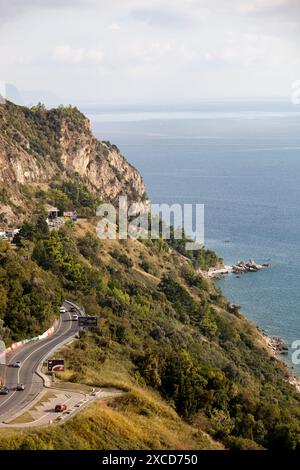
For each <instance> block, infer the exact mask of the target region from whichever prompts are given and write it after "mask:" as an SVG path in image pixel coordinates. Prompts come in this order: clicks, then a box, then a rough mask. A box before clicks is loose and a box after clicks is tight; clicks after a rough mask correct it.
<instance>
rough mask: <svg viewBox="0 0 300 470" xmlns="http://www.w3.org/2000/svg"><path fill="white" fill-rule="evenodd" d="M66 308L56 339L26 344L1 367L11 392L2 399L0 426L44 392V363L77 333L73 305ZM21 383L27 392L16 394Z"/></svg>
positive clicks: (77, 310)
mask: <svg viewBox="0 0 300 470" xmlns="http://www.w3.org/2000/svg"><path fill="white" fill-rule="evenodd" d="M72 305H73V304H72ZM64 307H65V309H66V313H64V314H61V317H60V320H59V324H58V327H57V329H56V331H55V333H54V334H53V336H51V337H49V338H46V339H43V340H40V341H32V342H30V343H27V344H26V345H24V346H22V347H20V348H19V349H17V350H15V351H13V352H12V353H10V354H9V355H8V357H7V365H5V366H3V365H2V366H0V367H1V368H2V369H4V370H3V371H1V372H2V375H4V378H5V380H4V383H5V385H6V386H7V387H8V388H9V390H10V391H9V394H8V395H1V396H0V422H3V421H5V420H8V419H11V417H12V416H14V415H16V414H19V413H21V412H22V410H23V409H24V408H27V407H28V405H30V403H31V402H32V401H33V400H34V399H35V398H36V397H37V396H38V395H39V394H40V393H41V392H42V390H43V387H44V381H43V378H42V376H41V375H40V374H39V373H38V370H39V367H40V365H41V363H42V362H43V361H44V360H45V359H47V357H49V355H50V354H51V353H52V352H54V351H55V350H56V349H59V348H60V347H61V346H62V345H63V344H65V343H66V342H68V340H71V339H72V338H73V337H74V336H75V334H76V333H77V331H78V326H77V322H75V321H72V314H71V313H70V307H71V304H70V303H69V302H67V301H66V302H65V303H64ZM74 307H75V308H76V313H77V314H78V315H82V313H81V310H80V308H79V307H77V306H75V305H74ZM73 313H74V312H73ZM16 361H20V362H21V367H20V368H19V369H17V368H14V367H12V366H11V365H12V364H14V363H15V362H16ZM18 383H22V384H24V385H25V390H24V391H17V389H16V388H17V384H18Z"/></svg>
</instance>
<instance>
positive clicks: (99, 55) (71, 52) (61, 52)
mask: <svg viewBox="0 0 300 470" xmlns="http://www.w3.org/2000/svg"><path fill="white" fill-rule="evenodd" d="M53 58H54V60H55V61H57V62H61V63H64V64H72V65H79V64H82V63H90V64H91V63H100V62H102V60H103V52H102V51H100V50H99V49H93V48H85V47H72V46H70V45H61V46H57V47H56V48H55V49H54V52H53Z"/></svg>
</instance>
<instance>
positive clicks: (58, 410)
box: [55, 405, 67, 413]
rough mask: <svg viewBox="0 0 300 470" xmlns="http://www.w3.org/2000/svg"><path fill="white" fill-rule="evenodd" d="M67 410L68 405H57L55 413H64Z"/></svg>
mask: <svg viewBox="0 0 300 470" xmlns="http://www.w3.org/2000/svg"><path fill="white" fill-rule="evenodd" d="M66 409H67V405H56V407H55V412H56V413H62V412H63V411H66Z"/></svg>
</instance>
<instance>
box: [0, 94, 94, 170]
mask: <svg viewBox="0 0 300 470" xmlns="http://www.w3.org/2000/svg"><path fill="white" fill-rule="evenodd" d="M62 119H64V120H65V121H66V124H67V125H68V126H69V128H70V130H72V129H73V130H76V129H77V130H80V129H82V127H83V123H84V119H85V118H84V115H83V114H82V113H80V111H78V109H76V108H74V107H72V106H69V107H63V106H60V107H59V108H57V109H50V110H47V109H46V108H45V107H44V106H43V105H42V104H39V105H37V106H34V107H32V108H31V109H29V108H27V107H23V106H15V105H14V104H13V103H10V102H7V103H6V105H5V106H1V108H0V133H1V135H2V136H4V137H5V139H6V141H7V142H10V143H13V144H14V145H15V144H18V145H19V146H20V147H21V148H23V149H24V150H26V151H29V152H31V153H32V154H34V155H38V156H39V157H42V158H45V157H48V156H49V157H50V158H51V159H52V160H53V161H54V162H55V163H56V164H57V165H58V166H59V168H61V169H62V163H61V160H60V156H61V155H60V153H61V148H60V142H59V140H60V137H61V121H62Z"/></svg>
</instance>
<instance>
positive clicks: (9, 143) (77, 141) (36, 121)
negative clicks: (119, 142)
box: [0, 102, 147, 225]
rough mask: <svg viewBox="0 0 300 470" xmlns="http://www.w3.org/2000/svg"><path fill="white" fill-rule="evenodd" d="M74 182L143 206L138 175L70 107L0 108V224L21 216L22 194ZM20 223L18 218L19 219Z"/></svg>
mask: <svg viewBox="0 0 300 470" xmlns="http://www.w3.org/2000/svg"><path fill="white" fill-rule="evenodd" d="M74 177H76V178H77V179H79V180H80V181H82V183H84V184H86V185H87V186H88V188H89V190H91V191H92V192H94V193H95V194H97V195H98V196H99V197H100V198H102V199H104V200H109V201H112V202H114V201H116V199H117V198H118V197H119V196H120V195H127V197H128V199H129V201H130V202H138V203H141V202H145V201H146V199H147V196H146V192H145V187H144V183H143V180H142V177H141V175H140V174H139V172H138V171H137V170H136V169H135V168H134V167H133V166H132V165H130V164H129V163H128V162H127V161H126V159H125V158H124V157H123V156H122V155H121V153H120V151H119V150H118V148H117V147H116V146H115V145H111V144H110V143H109V142H101V141H99V140H97V139H96V138H95V137H94V136H93V134H92V131H91V126H90V122H89V120H88V119H87V118H86V117H85V116H84V115H83V114H82V113H80V112H79V111H78V110H77V109H76V108H73V107H67V108H65V107H59V108H58V109H51V110H46V109H45V108H44V107H43V106H41V105H39V106H37V107H34V108H31V109H29V108H25V107H20V106H16V105H14V104H13V103H10V102H7V103H6V104H5V105H2V106H0V221H1V223H2V225H3V224H9V223H11V222H12V221H14V220H16V219H17V218H19V217H20V214H24V215H25V214H26V208H24V202H26V201H25V200H24V190H25V192H26V188H27V187H30V186H32V185H39V184H51V183H53V182H56V181H58V180H59V181H67V180H68V179H70V178H74ZM21 218H22V215H21Z"/></svg>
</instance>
